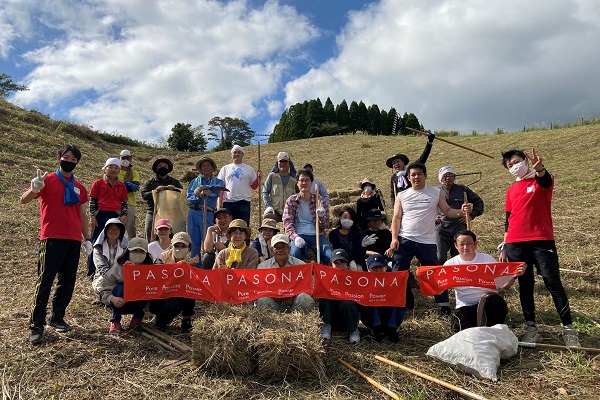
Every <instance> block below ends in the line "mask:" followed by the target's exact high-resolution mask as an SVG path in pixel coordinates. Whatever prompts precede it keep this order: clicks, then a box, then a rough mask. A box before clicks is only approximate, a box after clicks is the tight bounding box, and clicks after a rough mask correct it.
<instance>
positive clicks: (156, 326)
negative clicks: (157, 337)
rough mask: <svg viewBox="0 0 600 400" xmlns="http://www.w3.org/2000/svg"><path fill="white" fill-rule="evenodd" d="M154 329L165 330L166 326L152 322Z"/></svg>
mask: <svg viewBox="0 0 600 400" xmlns="http://www.w3.org/2000/svg"><path fill="white" fill-rule="evenodd" d="M154 329H156V330H157V331H161V332H166V331H167V326H166V325H159V324H154Z"/></svg>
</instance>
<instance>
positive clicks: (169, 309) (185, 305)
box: [150, 297, 196, 327]
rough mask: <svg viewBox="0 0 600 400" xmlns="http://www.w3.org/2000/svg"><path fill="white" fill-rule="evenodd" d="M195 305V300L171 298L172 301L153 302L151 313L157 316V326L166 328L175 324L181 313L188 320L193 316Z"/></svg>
mask: <svg viewBox="0 0 600 400" xmlns="http://www.w3.org/2000/svg"><path fill="white" fill-rule="evenodd" d="M195 305H196V301H195V300H194V299H186V298H183V297H171V298H170V299H162V300H152V301H151V302H150V312H151V313H153V314H156V325H157V326H161V327H165V326H167V325H169V324H170V323H171V322H173V320H174V319H175V317H177V316H178V315H179V314H180V313H181V315H182V316H183V317H187V318H190V317H191V316H193V315H194V306H195Z"/></svg>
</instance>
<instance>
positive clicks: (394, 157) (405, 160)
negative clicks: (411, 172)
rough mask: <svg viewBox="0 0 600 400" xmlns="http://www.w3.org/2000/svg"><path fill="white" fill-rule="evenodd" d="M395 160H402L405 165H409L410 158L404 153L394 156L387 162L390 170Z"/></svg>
mask: <svg viewBox="0 0 600 400" xmlns="http://www.w3.org/2000/svg"><path fill="white" fill-rule="evenodd" d="M394 160H402V162H403V163H404V165H408V157H406V156H405V155H404V154H402V153H398V154H394V155H393V156H391V157H390V158H388V159H387V160H386V162H385V165H387V167H388V168H392V163H393V162H394Z"/></svg>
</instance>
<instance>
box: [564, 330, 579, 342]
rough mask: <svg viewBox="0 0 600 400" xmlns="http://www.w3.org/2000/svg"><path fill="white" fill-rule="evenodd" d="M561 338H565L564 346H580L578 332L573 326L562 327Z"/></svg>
mask: <svg viewBox="0 0 600 400" xmlns="http://www.w3.org/2000/svg"><path fill="white" fill-rule="evenodd" d="M563 339H564V340H565V346H567V347H581V344H580V343H579V333H577V330H575V329H573V328H564V329H563Z"/></svg>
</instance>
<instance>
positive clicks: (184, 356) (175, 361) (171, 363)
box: [159, 352, 191, 368]
mask: <svg viewBox="0 0 600 400" xmlns="http://www.w3.org/2000/svg"><path fill="white" fill-rule="evenodd" d="M190 360H191V353H189V352H184V353H179V355H178V356H177V357H175V358H172V359H170V360H167V361H163V362H162V363H160V365H159V368H169V367H176V366H178V365H181V364H184V363H186V362H188V361H190Z"/></svg>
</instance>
